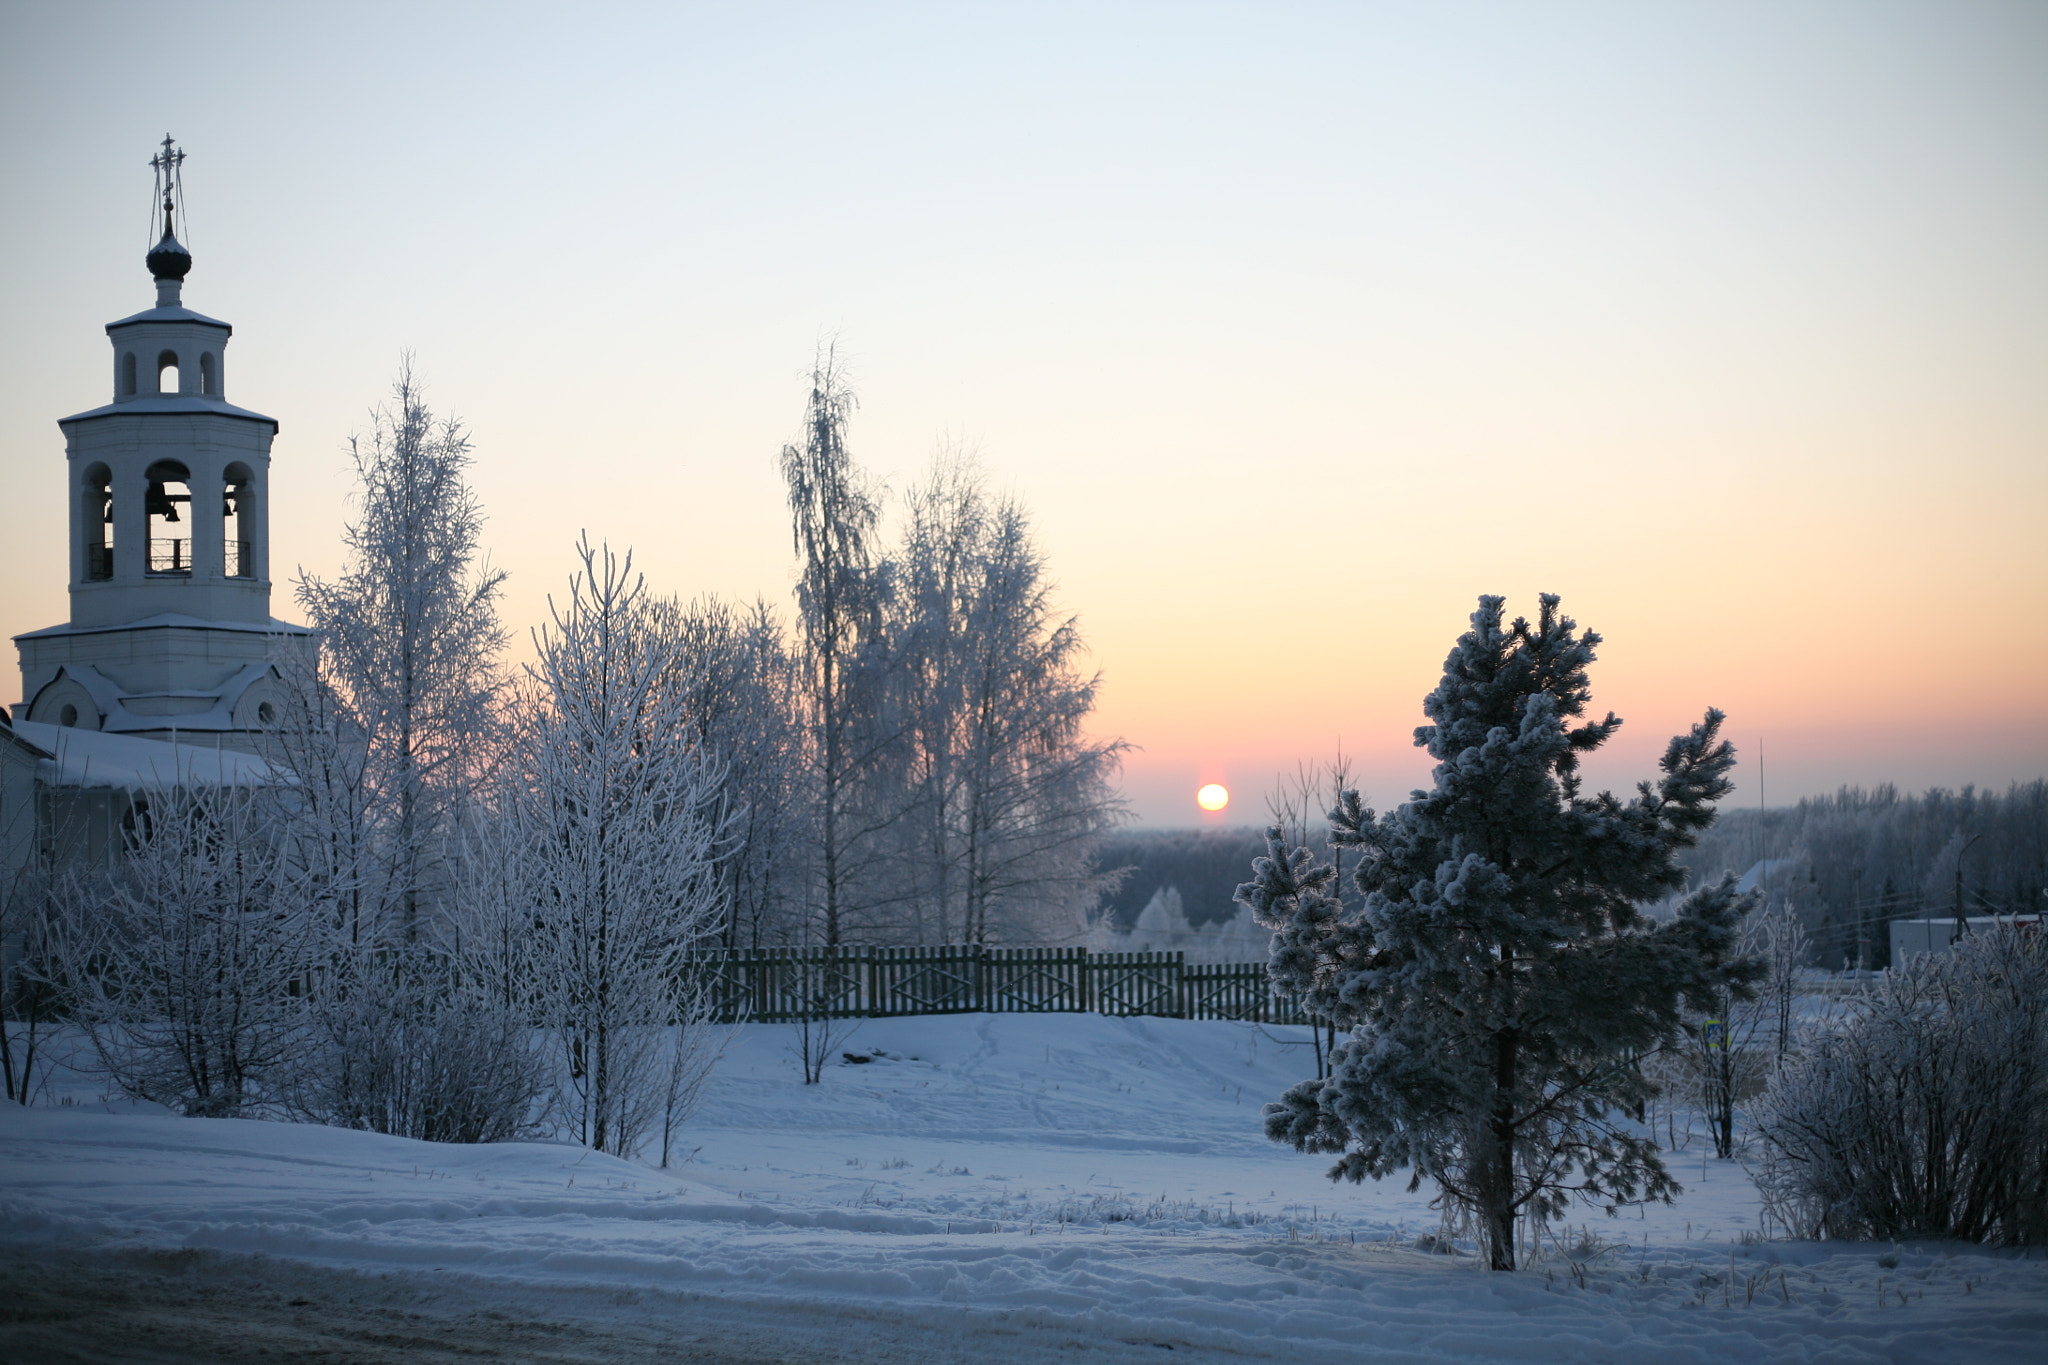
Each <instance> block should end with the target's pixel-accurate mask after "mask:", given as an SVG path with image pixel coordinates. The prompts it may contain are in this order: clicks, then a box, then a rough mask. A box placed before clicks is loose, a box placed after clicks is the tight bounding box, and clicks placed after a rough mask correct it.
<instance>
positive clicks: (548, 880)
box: [495, 540, 722, 1156]
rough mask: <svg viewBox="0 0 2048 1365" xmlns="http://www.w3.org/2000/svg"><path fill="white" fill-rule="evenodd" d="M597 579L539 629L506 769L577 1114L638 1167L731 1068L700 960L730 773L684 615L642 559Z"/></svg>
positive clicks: (567, 1103)
mask: <svg viewBox="0 0 2048 1365" xmlns="http://www.w3.org/2000/svg"><path fill="white" fill-rule="evenodd" d="M577 555H578V558H579V559H580V560H581V562H582V569H581V571H580V572H579V573H578V574H577V575H576V576H575V577H574V578H573V579H572V581H571V583H570V587H569V593H568V596H567V598H566V600H565V601H563V602H561V603H559V604H557V603H553V602H551V603H550V615H551V621H550V624H549V625H548V626H546V627H544V628H543V629H542V630H540V631H539V632H537V633H536V635H535V640H534V645H535V653H536V655H537V658H536V660H535V662H534V663H532V664H531V665H529V666H528V669H527V674H528V678H527V687H526V688H525V695H524V696H523V697H522V701H521V707H520V712H521V714H520V719H519V722H518V731H517V735H516V742H515V743H514V745H513V746H512V755H513V757H512V758H511V759H510V761H509V762H508V765H507V769H506V780H505V786H504V788H503V792H504V795H503V798H502V799H501V801H500V803H499V808H498V810H497V811H496V812H495V818H496V819H497V820H498V821H499V822H501V825H502V837H501V840H500V842H499V844H498V848H499V850H500V852H501V854H502V856H503V857H504V858H505V860H506V868H505V871H506V882H507V892H508V893H509V904H510V906H511V907H512V908H513V912H514V913H515V914H516V915H517V917H518V920H519V921H520V922H521V923H522V924H523V925H524V926H525V931H526V932H527V933H528V934H530V935H531V948H530V958H529V961H530V963H531V970H532V974H533V975H532V981H533V993H534V997H535V1001H536V1004H537V1006H538V1013H539V1015H540V1018H541V1019H542V1021H543V1023H544V1024H545V1025H546V1027H547V1029H548V1030H549V1032H550V1036H551V1037H552V1038H554V1039H555V1040H556V1043H557V1046H558V1048H559V1063H560V1068H561V1075H562V1083H561V1090H560V1096H561V1109H562V1115H563V1118H564V1119H565V1120H566V1122H567V1125H568V1127H569V1129H570V1131H571V1132H573V1133H574V1134H575V1135H576V1137H577V1139H578V1140H579V1141H581V1142H583V1143H585V1144H587V1145H588V1146H591V1147H594V1148H596V1149H597V1150H599V1151H604V1152H611V1153H614V1154H616V1155H620V1156H630V1155H632V1154H633V1153H635V1152H636V1151H638V1150H639V1149H640V1147H641V1146H642V1145H643V1143H644V1142H645V1140H646V1138H647V1137H648V1135H649V1134H650V1132H652V1131H654V1130H656V1129H657V1128H658V1129H660V1131H661V1132H662V1133H663V1135H664V1136H666V1135H667V1134H668V1133H669V1132H670V1131H671V1130H672V1129H673V1127H674V1125H675V1124H676V1123H678V1122H680V1121H681V1119H682V1118H684V1117H686V1113H685V1112H684V1111H685V1110H686V1109H687V1107H688V1105H689V1104H690V1103H691V1102H692V1100H693V1098H694V1096H695V1094H696V1093H697V1090H698V1087H699V1086H700V1085H701V1082H702V1079H703V1076H704V1074H705V1073H706V1071H707V1070H708V1069H709V1067H710V1065H711V1063H712V1062H713V1061H714V1060H715V1059H716V1049H715V1047H714V1046H713V1045H712V1037H711V1033H710V1030H709V1029H708V1028H707V1027H706V1020H707V1018H708V1001H707V1000H706V998H705V996H704V994H703V992H702V990H701V988H700V986H699V984H698V981H697V978H696V977H695V976H694V975H693V974H692V973H690V972H688V971H687V970H685V959H686V956H687V954H688V953H689V952H690V951H691V950H692V949H694V948H697V947H699V946H702V945H704V944H706V943H708V942H710V941H712V940H713V939H714V937H715V935H716V934H717V931H718V928H719V925H718V914H717V911H718V897H717V894H716V888H715V886H714V884H713V881H712V872H713V858H714V855H715V853H716V850H717V845H718V841H719V839H720V837H721V834H722V831H721V830H720V829H719V828H718V827H717V825H716V813H717V808H718V798H719V790H718V777H719V774H718V773H717V771H716V769H715V767H714V765H713V764H712V763H711V762H710V760H709V759H708V758H707V757H706V755H705V754H704V752H703V750H702V749H701V747H700V746H699V745H698V743H697V741H696V738H695V736H694V734H693V732H692V730H691V727H690V725H689V718H688V710H687V702H688V695H687V690H686V689H685V688H683V687H680V686H678V685H676V684H677V680H678V677H679V676H680V675H681V672H682V668H683V665H684V662H685V660H684V656H683V642H682V637H681V632H680V630H679V619H678V618H679V613H678V611H677V610H676V608H675V606H674V604H672V603H668V602H664V601H659V600H656V599H654V598H652V597H651V596H650V595H649V594H648V593H647V591H646V588H645V584H644V582H643V581H642V579H641V578H640V577H639V576H638V575H637V574H635V573H634V572H633V568H632V560H631V556H630V555H628V556H625V557H623V558H621V557H619V556H616V555H614V554H613V553H612V552H611V551H610V550H609V549H608V548H604V549H599V548H593V547H592V546H591V545H590V544H589V542H588V541H587V540H586V541H584V542H583V543H581V544H579V545H578V547H577Z"/></svg>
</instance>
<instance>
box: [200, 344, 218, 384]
mask: <svg viewBox="0 0 2048 1365" xmlns="http://www.w3.org/2000/svg"><path fill="white" fill-rule="evenodd" d="M199 391H200V392H201V393H219V392H220V369H219V366H218V365H217V364H216V362H215V361H214V358H213V352H212V351H202V352H200V353H199Z"/></svg>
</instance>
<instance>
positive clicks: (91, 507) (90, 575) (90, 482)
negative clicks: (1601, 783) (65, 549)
mask: <svg viewBox="0 0 2048 1365" xmlns="http://www.w3.org/2000/svg"><path fill="white" fill-rule="evenodd" d="M78 529H79V531H80V533H81V534H80V540H81V541H82V543H83V544H84V545H85V581H86V582H88V583H103V582H105V581H106V580H107V579H109V578H112V577H113V576H114V475H113V472H112V471H111V470H109V469H108V468H107V467H106V466H105V465H103V464H95V465H92V466H90V467H89V468H88V469H87V470H86V471H85V479H84V481H83V482H82V483H81V484H80V486H79V490H78Z"/></svg>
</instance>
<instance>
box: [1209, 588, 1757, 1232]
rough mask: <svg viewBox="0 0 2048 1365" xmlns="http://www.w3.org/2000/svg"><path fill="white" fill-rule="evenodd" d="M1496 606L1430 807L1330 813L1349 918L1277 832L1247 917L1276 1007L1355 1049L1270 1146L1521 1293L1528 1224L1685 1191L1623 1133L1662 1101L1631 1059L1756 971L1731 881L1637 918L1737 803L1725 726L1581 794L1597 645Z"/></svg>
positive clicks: (1445, 742) (1452, 706)
mask: <svg viewBox="0 0 2048 1365" xmlns="http://www.w3.org/2000/svg"><path fill="white" fill-rule="evenodd" d="M1502 601H1503V599H1501V598H1499V597H1490V596H1489V597H1482V598H1480V599H1479V610H1478V611H1476V612H1474V613H1473V615H1472V628H1471V630H1470V631H1468V632H1467V633H1466V634H1465V635H1463V636H1462V637H1460V639H1459V640H1458V643H1457V645H1456V646H1455V647H1454V648H1453V649H1452V651H1451V653H1450V657H1449V658H1448V659H1447V660H1446V661H1445V664H1444V676H1443V681H1442V683H1441V684H1440V685H1439V686H1438V687H1437V689H1436V690H1435V691H1434V692H1433V693H1431V694H1430V696H1429V697H1428V698H1427V699H1426V700H1425V702H1424V704H1423V708H1424V712H1425V714H1427V715H1428V717H1429V718H1430V720H1431V721H1432V722H1434V723H1433V724H1430V725H1425V726H1421V727H1418V728H1417V730H1416V732H1415V742H1416V744H1417V745H1418V746H1422V747H1426V748H1427V749H1428V750H1429V752H1430V754H1431V755H1432V756H1433V757H1434V758H1435V759H1436V761H1437V766H1436V770H1435V779H1436V785H1435V787H1434V789H1433V790H1430V791H1426V792H1424V791H1418V792H1416V793H1414V797H1413V799H1412V800H1411V801H1409V802H1408V804H1406V805H1404V806H1402V807H1400V808H1399V809H1398V810H1394V811H1391V812H1389V813H1387V814H1386V815H1382V816H1375V815H1374V814H1373V813H1372V812H1371V811H1370V810H1367V809H1365V808H1364V807H1363V805H1362V804H1361V803H1360V801H1359V799H1358V796H1357V793H1355V792H1346V793H1344V795H1343V797H1342V798H1341V799H1340V800H1339V802H1338V805H1337V808H1336V809H1335V810H1333V811H1332V812H1331V814H1330V821H1331V826H1332V831H1333V834H1334V836H1335V839H1336V841H1337V842H1338V843H1339V844H1341V845H1342V846H1344V847H1348V848H1352V849H1354V850H1356V852H1357V856H1358V860H1359V861H1358V867H1357V869H1356V872H1355V874H1354V877H1355V881H1356V885H1357V887H1358V889H1359V891H1360V892H1361V893H1363V894H1362V899H1361V901H1360V902H1359V904H1358V907H1357V909H1356V911H1355V912H1354V913H1345V912H1344V910H1343V908H1342V907H1340V906H1339V905H1338V903H1337V901H1336V900H1335V899H1334V898H1333V897H1332V896H1331V895H1330V894H1329V890H1330V885H1331V882H1332V881H1333V879H1334V876H1335V873H1334V872H1333V871H1332V870H1331V869H1330V868H1329V867H1327V866H1321V867H1319V866H1316V865H1314V863H1313V860H1312V858H1311V855H1310V854H1309V851H1308V850H1307V849H1293V850H1290V849H1289V848H1288V847H1287V846H1286V844H1285V842H1284V841H1283V840H1282V839H1281V837H1280V835H1279V832H1278V830H1277V829H1275V830H1273V831H1271V832H1269V837H1268V852H1267V855H1266V856H1264V857H1262V858H1259V859H1257V860H1256V861H1255V862H1254V863H1253V880H1251V881H1249V882H1247V883H1245V884H1244V885H1243V886H1242V887H1240V888H1239V891H1238V898H1239V899H1240V900H1241V901H1243V902H1244V903H1245V904H1247V905H1249V906H1250V907H1251V908H1252V910H1253V911H1254V913H1256V914H1257V915H1258V916H1259V917H1260V920H1261V921H1262V922H1263V923H1264V924H1266V925H1267V926H1268V927H1269V928H1271V929H1272V930H1273V931H1274V936H1273V945H1272V958H1271V970H1272V974H1273V979H1274V981H1275V983H1276V985H1277V986H1278V987H1279V988H1280V989H1282V990H1284V991H1286V992H1288V993H1290V994H1292V995H1295V996H1297V997H1299V998H1300V999H1301V1000H1302V1002H1303V1004H1304V1005H1306V1006H1307V1007H1308V1009H1309V1010H1310V1011H1311V1012H1312V1013H1314V1014H1317V1015H1320V1016H1323V1017H1326V1018H1330V1019H1334V1020H1335V1021H1336V1022H1337V1023H1338V1025H1339V1026H1340V1027H1342V1028H1344V1029H1346V1030H1348V1032H1349V1037H1348V1038H1347V1039H1346V1040H1345V1041H1344V1042H1343V1043H1342V1044H1341V1045H1340V1046H1339V1048H1338V1049H1337V1052H1336V1054H1335V1056H1334V1057H1333V1058H1332V1066H1331V1074H1330V1076H1329V1078H1328V1079H1327V1080H1320V1081H1303V1082H1301V1083H1300V1084H1298V1085H1296V1086H1294V1087H1293V1088H1292V1089H1290V1090H1289V1091H1288V1092H1287V1094H1286V1095H1285V1096H1283V1097H1282V1099H1281V1100H1280V1102H1279V1103H1277V1104H1271V1105H1268V1106H1267V1107H1266V1134H1267V1136H1268V1137H1270V1138H1272V1139H1274V1140H1275V1141H1280V1142H1290V1143H1293V1144H1294V1146H1295V1147H1296V1148H1297V1149H1299V1150H1302V1151H1313V1152H1329V1153H1339V1154H1341V1158H1340V1160H1339V1161H1338V1162H1337V1164H1336V1165H1335V1166H1334V1167H1333V1168H1332V1169H1331V1172H1330V1174H1331V1178H1332V1179H1336V1178H1340V1177H1341V1178H1348V1179H1352V1180H1362V1179H1364V1178H1366V1177H1368V1176H1370V1177H1373V1178H1375V1179H1378V1178H1381V1177H1384V1176H1387V1175H1390V1174H1392V1173H1393V1172H1395V1171H1397V1170H1400V1169H1403V1168H1405V1169H1407V1170H1409V1171H1410V1172H1411V1173H1412V1181H1411V1188H1412V1187H1413V1186H1414V1185H1419V1184H1420V1183H1421V1182H1422V1181H1423V1180H1424V1179H1429V1180H1433V1181H1435V1182H1436V1184H1437V1186H1438V1187H1439V1189H1440V1190H1441V1192H1442V1198H1443V1199H1444V1200H1446V1201H1448V1203H1449V1205H1450V1206H1451V1207H1450V1211H1451V1212H1453V1213H1455V1214H1462V1215H1465V1216H1466V1217H1468V1218H1469V1220H1470V1222H1471V1223H1472V1225H1473V1226H1474V1227H1475V1228H1476V1232H1477V1237H1478V1240H1479V1243H1480V1245H1481V1247H1482V1249H1483V1251H1484V1254H1485V1255H1486V1257H1487V1259H1488V1262H1489V1264H1490V1265H1491V1266H1492V1267H1493V1268H1494V1269H1497V1270H1512V1269H1513V1268H1514V1265H1515V1254H1516V1237H1515V1231H1516V1227H1517V1220H1518V1219H1521V1220H1534V1221H1536V1222H1541V1221H1542V1220H1547V1219H1553V1218H1556V1217H1559V1216H1561V1215H1562V1214H1563V1212H1564V1210H1565V1209H1566V1208H1567V1207H1568V1206H1569V1204H1570V1202H1571V1201H1572V1200H1573V1199H1574V1198H1577V1199H1582V1200H1585V1201H1587V1202H1591V1203H1596V1204H1601V1205H1605V1206H1606V1207H1608V1208H1609V1209H1610V1210H1611V1209H1613V1208H1614V1207H1616V1206H1618V1205H1620V1204H1624V1203H1630V1202H1637V1201H1642V1200H1648V1199H1659V1198H1662V1199H1669V1198H1670V1196H1671V1195H1672V1194H1673V1193H1675V1192H1676V1191H1677V1189H1678V1184H1677V1182H1676V1181H1675V1180H1674V1179H1672V1177H1671V1175H1670V1173H1669V1172H1668V1171H1666V1170H1665V1168H1664V1166H1663V1164H1662V1162H1660V1161H1659V1159H1658V1157H1657V1153H1656V1148H1655V1145H1654V1144H1653V1143H1652V1142H1651V1141H1649V1140H1648V1139H1647V1138H1645V1137H1642V1136H1641V1135H1639V1134H1638V1133H1637V1132H1635V1131H1633V1129H1632V1127H1631V1125H1629V1124H1628V1123H1627V1122H1626V1121H1625V1119H1626V1118H1627V1116H1629V1115H1632V1114H1636V1113H1639V1112H1640V1110H1641V1106H1642V1104H1643V1101H1644V1100H1645V1099H1646V1098H1647V1097H1648V1095H1649V1094H1650V1093H1651V1091H1650V1085H1649V1082H1648V1081H1647V1080H1646V1079H1645V1078H1644V1076H1643V1074H1642V1072H1641V1070H1640V1069H1639V1067H1638V1065H1637V1061H1636V1059H1637V1057H1639V1056H1640V1055H1641V1054H1642V1053H1643V1052H1645V1051H1647V1050H1649V1049H1653V1048H1655V1047H1657V1046H1659V1045H1660V1044H1662V1043H1664V1042H1666V1041H1667V1040H1669V1039H1671V1038H1672V1037H1674V1036H1675V1035H1676V1034H1677V1033H1678V1031H1679V1026H1680V1020H1681V1017H1682V1016H1681V1011H1682V1010H1685V1009H1693V1010H1703V1009H1704V1008H1705V1007H1706V1006H1707V1005H1708V1003H1709V1001H1711V1000H1712V999H1713V998H1714V997H1715V996H1716V993H1717V992H1718V991H1719V990H1720V989H1722V988H1723V987H1727V988H1730V989H1734V990H1738V991H1743V990H1747V989H1748V988H1749V983H1750V982H1751V981H1753V980H1754V979H1755V977H1756V975H1757V974H1758V972H1759V971H1760V970H1761V967H1760V966H1759V965H1758V964H1754V963H1751V962H1749V961H1747V960H1745V959H1742V958H1740V957H1739V956H1737V955H1736V953H1735V938H1736V933H1737V929H1738V927H1739V924H1740V919H1741V915H1742V913H1743V910H1744V904H1743V902H1742V900H1741V898H1740V897H1738V895H1737V894H1736V892H1735V889H1734V884H1733V882H1732V880H1729V879H1724V880H1723V881H1722V882H1720V883H1719V884H1717V885H1714V886H1711V887H1706V888H1703V889H1701V890H1699V891H1696V892H1694V893H1693V894H1692V895H1690V896H1688V897H1687V898H1686V899H1685V900H1684V901H1683V902H1682V903H1681V905H1680V907H1679V911H1678V913H1677V915H1676V916H1675V917H1674V918H1672V919H1671V920H1669V921H1666V922H1662V923H1651V922H1649V921H1647V920H1646V919H1645V917H1644V916H1643V915H1642V914H1641V913H1640V912H1639V911H1638V908H1637V907H1638V906H1639V905H1642V904H1645V903H1647V902H1650V901H1654V900H1656V899H1658V898H1659V897H1661V896H1663V895H1665V894H1667V893H1668V892H1670V891H1672V890H1674V889H1676V888H1678V887H1679V886H1680V885H1681V884H1682V882H1683V876H1684V874H1683V872H1682V871H1681V870H1680V868H1679V866H1678V864H1677V862H1676V859H1675V855H1676V853H1677V852H1678V850H1680V849H1682V848H1685V847H1686V846H1688V845H1690V844H1691V843H1692V842H1693V840H1694V838H1695V837H1696V835H1697V833H1698V831H1699V830H1701V829H1702V828H1704V827H1705V826H1706V825H1707V824H1708V823H1709V822H1711V821H1712V820H1713V818H1714V802H1715V801H1716V800H1717V799H1718V798H1720V797H1721V796H1723V795H1725V794H1726V793H1727V791H1728V790H1729V787H1730V783H1729V782H1728V780H1727V772H1728V769H1729V768H1730V767H1731V766H1733V764H1734V762H1735V755H1734V750H1733V748H1732V746H1730V745H1729V744H1727V743H1726V742H1724V741H1722V740H1721V739H1720V738H1719V734H1720V727H1721V721H1722V716H1721V713H1720V712H1718V711H1712V710H1710V711H1708V712H1707V713H1706V719H1705V720H1704V721H1703V722H1702V723H1700V724H1699V725H1696V726H1694V727H1693V729H1692V732H1691V733H1690V734H1687V735H1680V736H1678V737H1676V738H1674V739H1673V740H1672V741H1671V744H1670V746H1669V748H1668V749H1667V750H1666V751H1665V754H1664V758H1663V761H1662V763H1661V765H1660V766H1661V768H1662V770H1663V776H1662V777H1661V778H1659V779H1658V780H1657V781H1656V782H1654V783H1650V782H1645V783H1641V784H1639V786H1638V789H1637V794H1636V795H1635V796H1634V797H1633V798H1631V799H1629V800H1628V801H1626V802H1624V801H1620V800H1618V799H1616V798H1615V797H1614V796H1612V795H1610V794H1608V793H1606V792H1601V793H1599V794H1597V795H1593V796H1588V795H1586V794H1584V792H1583V791H1582V790H1581V778H1580V774H1579V771H1578V766H1579V760H1580V758H1581V756H1582V755H1584V754H1586V753H1589V752H1591V751H1592V750H1594V749H1596V748H1598V747H1599V746H1600V745H1601V744H1602V743H1604V742H1605V741H1606V740H1607V739H1608V738H1609V737H1610V736H1612V735H1613V734H1614V732H1615V731H1616V730H1617V729H1618V728H1619V727H1620V724H1621V722H1620V721H1619V720H1618V719H1616V718H1615V717H1614V715H1613V714H1612V713H1610V714H1609V715H1608V716H1607V718H1606V719H1604V720H1600V721H1594V722H1590V723H1584V724H1574V723H1573V722H1574V721H1575V720H1576V719H1577V718H1578V717H1580V716H1582V715H1583V714H1584V713H1585V710H1586V703H1587V701H1588V699H1589V695H1590V692H1589V688H1588V684H1587V677H1586V669H1587V665H1589V664H1590V663H1591V662H1592V661H1593V657H1594V649H1595V647H1596V646H1597V645H1598V643H1599V636H1597V635H1595V634H1594V633H1592V632H1591V631H1588V632H1586V633H1585V634H1583V635H1581V634H1579V633H1578V630H1577V627H1576V625H1575V623H1574V622H1573V621H1571V620H1570V619H1569V618H1568V617H1565V616H1562V615H1560V614H1559V612H1558V609H1557V608H1558V599H1557V598H1556V597H1555V596H1552V595H1548V594H1546V595H1545V596H1544V597H1543V598H1542V611H1541V613H1540V615H1539V617H1538V620H1537V622H1536V623H1535V624H1534V625H1531V624H1530V623H1528V622H1527V621H1525V620H1522V619H1519V618H1518V619H1516V620H1515V621H1514V622H1513V623H1512V624H1508V623H1504V622H1503V620H1502V617H1501V604H1502Z"/></svg>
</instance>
